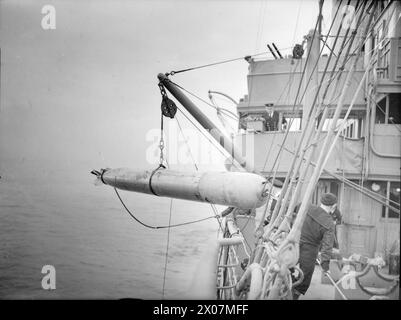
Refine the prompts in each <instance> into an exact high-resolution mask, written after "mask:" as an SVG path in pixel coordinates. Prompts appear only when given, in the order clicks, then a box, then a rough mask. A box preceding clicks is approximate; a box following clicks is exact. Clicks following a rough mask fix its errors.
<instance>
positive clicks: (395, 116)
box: [388, 93, 401, 124]
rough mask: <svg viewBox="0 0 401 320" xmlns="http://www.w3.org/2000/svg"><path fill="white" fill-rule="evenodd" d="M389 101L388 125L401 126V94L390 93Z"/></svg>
mask: <svg viewBox="0 0 401 320" xmlns="http://www.w3.org/2000/svg"><path fill="white" fill-rule="evenodd" d="M389 99H390V101H389V112H388V123H389V124H401V115H400V109H401V93H390V95H389Z"/></svg>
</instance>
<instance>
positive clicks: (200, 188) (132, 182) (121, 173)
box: [92, 168, 268, 209]
mask: <svg viewBox="0 0 401 320" xmlns="http://www.w3.org/2000/svg"><path fill="white" fill-rule="evenodd" d="M92 173H93V174H95V175H97V181H98V182H101V183H103V184H106V185H109V186H112V187H115V188H117V189H122V190H127V191H133V192H140V193H147V194H152V195H156V196H159V197H169V198H176V199H184V200H192V201H198V202H208V203H212V204H219V205H224V206H230V207H236V208H242V209H254V208H259V207H261V206H262V205H263V204H264V203H265V202H266V199H267V193H268V189H267V188H265V184H266V183H267V182H266V179H265V178H263V177H262V176H260V175H257V174H254V173H248V172H225V171H224V172H198V171H196V172H182V171H174V170H169V169H163V168H160V169H158V170H156V171H136V170H132V169H127V168H118V169H102V170H101V171H100V172H99V171H96V170H93V171H92Z"/></svg>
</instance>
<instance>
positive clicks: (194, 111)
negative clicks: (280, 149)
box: [157, 73, 254, 172]
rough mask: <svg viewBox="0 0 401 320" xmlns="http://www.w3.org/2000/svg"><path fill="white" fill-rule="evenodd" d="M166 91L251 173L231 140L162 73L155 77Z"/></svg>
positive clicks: (247, 163)
mask: <svg viewBox="0 0 401 320" xmlns="http://www.w3.org/2000/svg"><path fill="white" fill-rule="evenodd" d="M157 77H158V79H159V81H160V82H161V83H162V84H163V85H164V86H165V87H166V88H167V90H168V91H169V92H170V93H171V94H172V95H173V96H174V97H175V98H176V99H177V100H178V101H179V102H180V103H181V104H182V105H183V106H184V108H185V109H186V110H187V111H188V112H189V113H190V114H191V115H192V116H193V117H194V118H195V120H196V121H198V122H199V123H200V125H201V126H202V127H203V128H204V129H206V130H209V133H210V135H211V136H212V137H213V138H214V139H215V140H216V141H217V142H218V143H219V144H220V145H221V146H222V147H223V148H224V149H225V150H226V151H227V152H228V153H229V154H230V155H231V156H232V157H233V158H234V160H235V161H237V162H238V163H239V164H240V165H241V167H242V168H244V169H245V170H246V171H249V172H253V171H254V167H253V164H251V163H249V162H246V160H245V159H244V158H243V157H242V155H241V154H240V153H239V151H238V150H237V148H235V146H234V143H233V142H232V140H231V139H230V138H229V137H227V136H226V135H225V134H224V133H223V132H222V131H221V130H220V129H219V128H218V127H217V126H216V125H215V124H214V123H213V122H212V121H211V120H210V119H209V118H208V117H207V116H206V115H205V114H204V113H203V112H202V111H201V110H200V109H199V108H198V107H197V106H196V105H195V104H194V103H193V102H192V101H191V100H190V99H189V98H188V97H187V96H186V95H185V94H184V93H183V92H182V91H181V90H180V89H179V88H178V86H177V85H176V84H174V83H173V82H172V81H170V79H169V78H168V77H167V76H166V75H165V74H163V73H159V75H158V76H157Z"/></svg>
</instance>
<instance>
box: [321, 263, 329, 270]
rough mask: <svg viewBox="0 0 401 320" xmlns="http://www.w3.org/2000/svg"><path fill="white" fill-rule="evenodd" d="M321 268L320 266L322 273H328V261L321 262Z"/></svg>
mask: <svg viewBox="0 0 401 320" xmlns="http://www.w3.org/2000/svg"><path fill="white" fill-rule="evenodd" d="M321 266H322V269H323V271H324V272H328V271H329V266H330V265H329V261H323V262H322V263H321Z"/></svg>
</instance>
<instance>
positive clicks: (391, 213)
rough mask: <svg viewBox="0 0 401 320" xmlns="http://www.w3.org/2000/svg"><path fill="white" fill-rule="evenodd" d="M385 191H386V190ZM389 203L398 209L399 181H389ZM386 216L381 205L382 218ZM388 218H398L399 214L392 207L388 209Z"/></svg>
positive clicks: (384, 209)
mask: <svg viewBox="0 0 401 320" xmlns="http://www.w3.org/2000/svg"><path fill="white" fill-rule="evenodd" d="M386 193H387V192H386ZM388 200H389V204H390V205H391V206H392V207H395V208H396V209H397V210H400V183H399V182H390V190H389V197H388ZM385 217H386V207H385V206H383V207H382V218H385ZM388 218H392V219H399V218H400V214H399V213H398V212H397V211H395V210H392V209H390V208H389V209H388Z"/></svg>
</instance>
